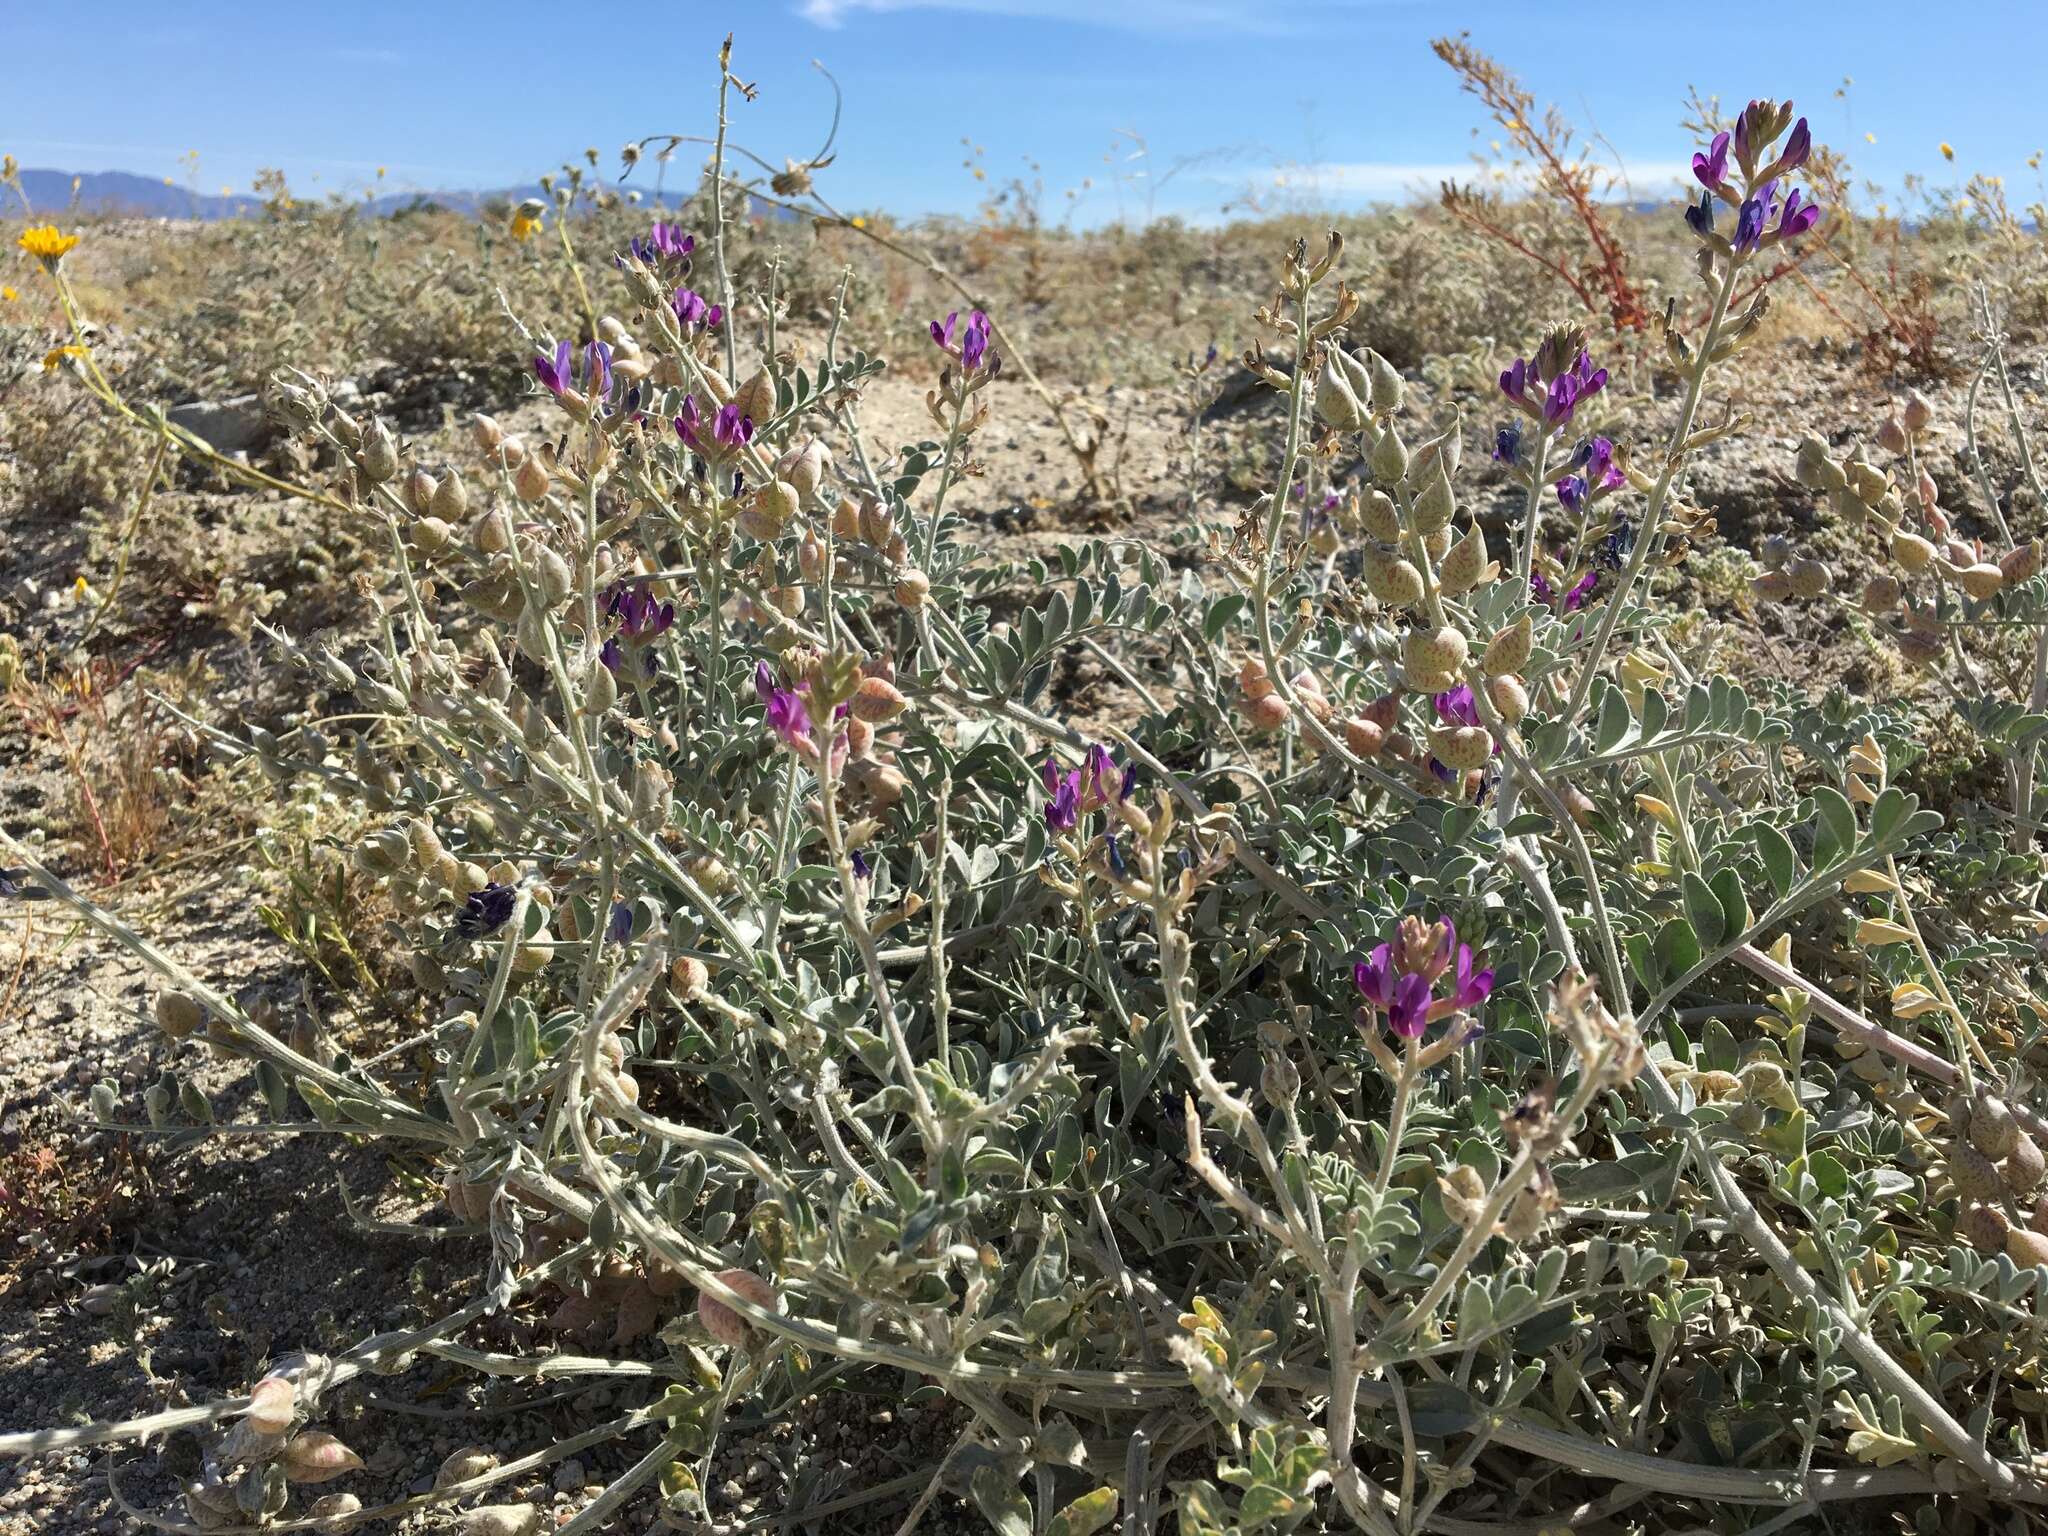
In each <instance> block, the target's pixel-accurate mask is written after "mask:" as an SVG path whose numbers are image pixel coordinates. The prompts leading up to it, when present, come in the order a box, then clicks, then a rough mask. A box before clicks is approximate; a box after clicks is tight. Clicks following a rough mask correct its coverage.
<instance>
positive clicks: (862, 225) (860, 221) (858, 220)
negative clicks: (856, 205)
mask: <svg viewBox="0 0 2048 1536" xmlns="http://www.w3.org/2000/svg"><path fill="white" fill-rule="evenodd" d="M853 227H854V228H855V229H866V228H867V227H868V221H867V220H866V219H864V218H862V217H861V216H860V215H859V214H857V213H856V214H855V215H854V216H853Z"/></svg>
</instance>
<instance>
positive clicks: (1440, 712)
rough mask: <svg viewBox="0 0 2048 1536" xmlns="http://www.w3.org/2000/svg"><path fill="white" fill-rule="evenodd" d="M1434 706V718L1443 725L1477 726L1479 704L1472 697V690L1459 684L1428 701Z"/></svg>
mask: <svg viewBox="0 0 2048 1536" xmlns="http://www.w3.org/2000/svg"><path fill="white" fill-rule="evenodd" d="M1430 702H1431V703H1432V704H1434V705H1435V706H1436V717H1437V719H1439V720H1441V721H1443V723H1444V724H1445V725H1477V724H1478V723H1479V704H1478V701H1477V700H1475V699H1474V698H1473V697H1472V690H1471V689H1470V688H1468V687H1466V686H1465V684H1463V683H1460V684H1458V686H1457V687H1455V688H1453V689H1450V690H1449V691H1448V692H1445V693H1440V694H1438V695H1436V697H1435V698H1433V699H1432V700H1430Z"/></svg>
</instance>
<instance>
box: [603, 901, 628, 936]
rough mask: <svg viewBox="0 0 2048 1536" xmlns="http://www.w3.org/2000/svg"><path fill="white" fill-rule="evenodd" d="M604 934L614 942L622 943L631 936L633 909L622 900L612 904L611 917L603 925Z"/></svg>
mask: <svg viewBox="0 0 2048 1536" xmlns="http://www.w3.org/2000/svg"><path fill="white" fill-rule="evenodd" d="M604 936H605V937H606V938H607V939H609V940H610V941H611V942H612V943H614V944H623V943H625V942H626V940H628V939H630V938H631V937H633V909H632V908H631V907H629V906H627V905H626V903H624V902H623V901H619V902H614V903H613V904H612V918H611V921H610V922H608V923H606V924H605V925H604Z"/></svg>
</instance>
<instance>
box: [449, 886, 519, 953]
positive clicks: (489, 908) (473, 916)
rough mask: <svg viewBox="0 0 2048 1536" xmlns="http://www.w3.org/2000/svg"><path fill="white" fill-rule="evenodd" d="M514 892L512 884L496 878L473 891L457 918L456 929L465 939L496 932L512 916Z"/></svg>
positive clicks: (464, 901) (464, 902) (465, 900)
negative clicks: (503, 882) (500, 883)
mask: <svg viewBox="0 0 2048 1536" xmlns="http://www.w3.org/2000/svg"><path fill="white" fill-rule="evenodd" d="M514 894H515V893H514V891H513V889H512V887H511V886H509V885H499V884H498V883H497V882H496V881H495V880H494V881H492V882H491V883H490V884H489V885H487V886H485V887H484V888H483V889H482V890H480V891H471V892H470V893H469V895H468V896H467V897H466V898H464V900H463V903H462V911H461V912H460V913H459V914H458V915H457V917H456V919H455V931H456V932H457V933H459V934H460V935H462V937H463V938H465V939H480V938H482V937H483V936H484V935H485V934H488V933H496V932H497V931H498V930H499V929H500V928H502V927H504V926H505V923H506V921H507V920H508V919H509V918H510V917H511V916H512V902H513V897H514Z"/></svg>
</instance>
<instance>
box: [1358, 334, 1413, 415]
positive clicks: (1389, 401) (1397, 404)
mask: <svg viewBox="0 0 2048 1536" xmlns="http://www.w3.org/2000/svg"><path fill="white" fill-rule="evenodd" d="M1362 351H1363V352H1364V354H1365V371H1366V374H1367V376H1368V377H1369V378H1370V379H1371V381H1372V413H1373V414H1374V415H1375V416H1391V415H1393V414H1394V413H1395V412H1396V411H1398V410H1400V409H1401V399H1402V396H1403V394H1404V393H1405V392H1406V390H1407V384H1406V383H1405V382H1404V381H1403V380H1402V378H1401V370H1400V369H1398V368H1396V367H1395V366H1394V365H1393V364H1392V363H1390V362H1388V361H1387V360H1386V359H1385V358H1384V357H1381V356H1380V355H1379V353H1377V352H1375V351H1373V349H1372V348H1371V347H1365V348H1363V349H1362Z"/></svg>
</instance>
